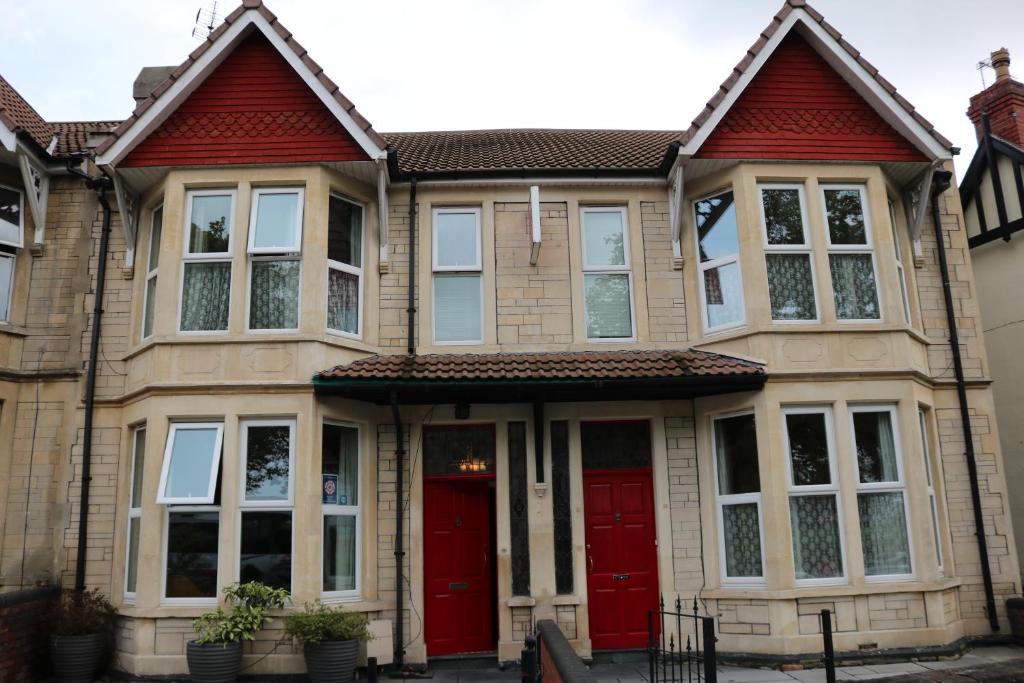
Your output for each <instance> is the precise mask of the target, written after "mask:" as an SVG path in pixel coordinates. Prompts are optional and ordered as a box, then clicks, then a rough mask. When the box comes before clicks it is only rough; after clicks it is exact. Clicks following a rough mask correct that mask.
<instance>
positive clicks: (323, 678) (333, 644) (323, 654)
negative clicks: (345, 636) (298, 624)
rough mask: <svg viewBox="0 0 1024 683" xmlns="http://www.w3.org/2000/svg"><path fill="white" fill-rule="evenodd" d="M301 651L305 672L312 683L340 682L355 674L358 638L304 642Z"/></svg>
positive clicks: (349, 678) (348, 679)
mask: <svg viewBox="0 0 1024 683" xmlns="http://www.w3.org/2000/svg"><path fill="white" fill-rule="evenodd" d="M302 651H303V655H304V656H305V658H306V673H308V674H309V680H310V681H312V683H342V682H347V681H351V680H352V678H353V676H355V673H356V657H357V656H358V655H359V641H358V640H324V641H321V642H319V643H306V644H305V645H303V648H302Z"/></svg>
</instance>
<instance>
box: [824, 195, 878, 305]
mask: <svg viewBox="0 0 1024 683" xmlns="http://www.w3.org/2000/svg"><path fill="white" fill-rule="evenodd" d="M826 190H856V191H857V192H858V193H860V210H861V216H863V218H864V244H832V232H831V230H830V229H829V225H828V206H827V204H826V200H825V191H826ZM818 193H819V195H820V198H821V220H822V226H823V227H824V230H825V242H826V244H827V245H828V256H829V257H831V256H832V255H833V254H866V255H868V256H870V257H871V273H872V275H873V276H874V279H875V298H876V299H877V301H878V317H877V318H840V317H839V312H838V311H835V310H834V309H835V300H836V299H835V291H834V287H833V286H832V272H831V270H832V263H831V258H829V288H830V289H831V290H832V307H833V310H834V312H835V314H836V321H837V322H839V323H842V324H862V323H870V324H872V325H876V324H880V323H884V322H885V299H884V297H883V296H882V288H881V287H880V286H879V282H878V260H877V259H876V258H875V242H874V237H873V233H872V225H871V215H870V214H871V212H870V209H869V207H868V193H867V188H866V187H865V186H864V185H859V184H849V183H847V184H840V183H825V184H822V185H819V186H818Z"/></svg>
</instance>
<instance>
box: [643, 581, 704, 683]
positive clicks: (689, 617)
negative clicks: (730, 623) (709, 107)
mask: <svg viewBox="0 0 1024 683" xmlns="http://www.w3.org/2000/svg"><path fill="white" fill-rule="evenodd" d="M670 607H671V608H672V609H665V599H664V598H661V599H659V600H658V609H656V610H651V611H650V612H648V614H647V643H648V645H647V659H648V665H649V673H650V678H649V680H650V682H651V683H702V682H703V683H717V681H718V669H717V665H718V657H717V655H716V650H715V643H716V642H717V639H716V638H715V620H714V618H713V617H702V616H700V615H699V614H698V613H697V598H696V597H695V598H694V599H693V607H692V610H691V611H690V612H684V611H683V603H682V600H681V599H680V598H678V597H677V598H676V601H675V604H674V605H670ZM684 638H685V641H686V642H685V644H684V643H683V639H684Z"/></svg>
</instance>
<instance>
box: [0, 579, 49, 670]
mask: <svg viewBox="0 0 1024 683" xmlns="http://www.w3.org/2000/svg"><path fill="white" fill-rule="evenodd" d="M59 595H60V593H59V591H58V590H57V589H49V588H30V589H28V590H25V591H18V592H17V593H7V594H4V595H0V681H3V683H34V681H40V680H43V679H44V678H45V677H46V675H47V673H48V671H49V668H50V664H49V658H48V654H47V648H48V641H49V634H48V629H47V623H46V619H47V616H48V612H49V609H50V607H51V606H53V604H54V603H55V602H56V601H57V599H58V597H59Z"/></svg>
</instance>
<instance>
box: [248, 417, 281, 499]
mask: <svg viewBox="0 0 1024 683" xmlns="http://www.w3.org/2000/svg"><path fill="white" fill-rule="evenodd" d="M246 429H247V431H246V435H247V438H248V441H247V444H246V449H245V464H246V468H245V499H246V500H254V501H258V500H288V474H289V472H288V454H289V451H290V450H291V449H290V445H291V428H290V427H289V426H288V425H268V426H264V425H260V426H250V427H247V428H246Z"/></svg>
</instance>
